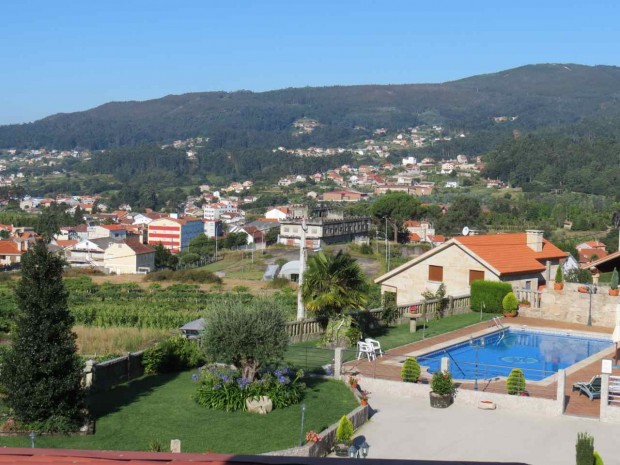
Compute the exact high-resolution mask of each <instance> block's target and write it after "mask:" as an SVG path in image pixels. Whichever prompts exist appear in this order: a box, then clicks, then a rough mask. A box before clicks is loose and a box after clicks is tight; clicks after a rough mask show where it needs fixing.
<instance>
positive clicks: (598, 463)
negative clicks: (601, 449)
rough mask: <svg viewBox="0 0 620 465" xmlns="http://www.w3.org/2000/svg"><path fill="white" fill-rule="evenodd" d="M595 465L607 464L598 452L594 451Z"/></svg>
mask: <svg viewBox="0 0 620 465" xmlns="http://www.w3.org/2000/svg"><path fill="white" fill-rule="evenodd" d="M594 465H605V462H603V458H602V457H601V456H600V454H599V453H598V452H596V451H594Z"/></svg>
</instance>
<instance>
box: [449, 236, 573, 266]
mask: <svg viewBox="0 0 620 465" xmlns="http://www.w3.org/2000/svg"><path fill="white" fill-rule="evenodd" d="M454 240H455V242H457V243H459V244H462V245H464V246H465V247H467V248H468V249H469V250H471V251H472V252H473V253H475V254H476V255H477V256H478V257H480V258H481V259H483V260H484V261H485V262H487V263H488V264H489V265H491V266H492V267H493V268H495V269H496V270H497V271H499V272H500V274H514V273H525V272H530V271H531V272H538V271H543V270H545V269H546V266H545V263H544V261H545V260H549V259H560V258H565V257H566V256H568V254H567V253H566V252H563V251H562V250H560V249H558V248H557V247H556V246H555V245H553V244H552V243H551V242H549V241H548V240H546V239H543V240H542V241H543V248H542V252H535V251H534V250H532V249H531V248H530V247H529V246H528V245H527V234H526V233H515V234H492V235H480V236H459V237H455V238H454Z"/></svg>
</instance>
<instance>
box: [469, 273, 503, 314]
mask: <svg viewBox="0 0 620 465" xmlns="http://www.w3.org/2000/svg"><path fill="white" fill-rule="evenodd" d="M509 292H512V285H510V284H509V283H503V282H500V281H482V280H479V281H474V282H473V283H471V309H472V310H473V311H476V312H479V311H483V312H486V313H498V312H501V310H502V300H503V299H504V296H505V295H506V294H508V293H509Z"/></svg>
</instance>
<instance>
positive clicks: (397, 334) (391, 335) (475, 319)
mask: <svg viewBox="0 0 620 465" xmlns="http://www.w3.org/2000/svg"><path fill="white" fill-rule="evenodd" d="M494 316H497V315H495V314H490V313H483V314H482V319H483V321H484V320H489V319H491V318H493V317H494ZM479 322H480V314H479V313H475V312H471V313H464V314H462V315H454V316H449V317H445V318H442V319H440V320H431V321H429V322H428V323H427V325H426V330H425V331H422V327H421V326H418V330H417V331H416V332H415V333H410V332H409V323H405V324H402V325H398V326H394V327H391V328H381V329H379V330H378V331H376V332H375V333H374V334H368V335H366V336H368V337H372V338H374V339H376V340H378V341H379V342H380V343H381V348H382V349H383V350H384V351H387V350H390V349H393V348H395V347H400V346H403V345H405V344H409V343H411V342H416V341H419V340H421V339H422V336H423V335H424V337H425V338H429V337H433V336H437V335H439V334H443V333H448V332H450V331H454V330H456V329H460V328H464V327H465V326H470V325H473V324H476V323H479ZM318 344H319V342H318V341H307V342H300V343H298V344H291V345H290V346H289V348H288V350H287V352H286V355H285V357H284V360H285V362H286V363H288V364H289V365H291V366H295V367H299V368H302V369H304V370H306V371H321V367H322V366H325V365H327V364H330V363H331V362H332V360H333V358H334V351H333V350H328V349H321V348H319V347H318ZM353 352H354V349H351V350H348V351H347V352H345V360H352V359H353V357H354V354H353Z"/></svg>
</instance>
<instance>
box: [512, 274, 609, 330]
mask: <svg viewBox="0 0 620 465" xmlns="http://www.w3.org/2000/svg"><path fill="white" fill-rule="evenodd" d="M579 286H581V284H577V283H564V289H563V290H561V291H555V290H553V289H543V290H542V291H541V302H540V308H526V309H523V308H519V314H520V315H522V316H529V317H534V318H544V319H546V320H554V321H565V322H568V323H579V324H582V325H585V324H587V322H588V312H589V309H590V297H591V298H592V307H591V308H592V324H593V325H594V326H604V327H607V328H613V327H614V326H615V323H616V306H617V305H618V304H620V297H611V296H610V295H609V294H608V290H609V288H608V287H603V286H599V287H598V289H597V293H596V294H592V295H591V296H590V294H586V293H581V292H578V291H577V289H578V288H579Z"/></svg>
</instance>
